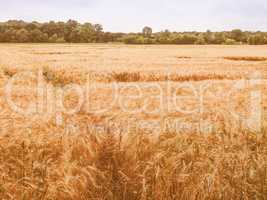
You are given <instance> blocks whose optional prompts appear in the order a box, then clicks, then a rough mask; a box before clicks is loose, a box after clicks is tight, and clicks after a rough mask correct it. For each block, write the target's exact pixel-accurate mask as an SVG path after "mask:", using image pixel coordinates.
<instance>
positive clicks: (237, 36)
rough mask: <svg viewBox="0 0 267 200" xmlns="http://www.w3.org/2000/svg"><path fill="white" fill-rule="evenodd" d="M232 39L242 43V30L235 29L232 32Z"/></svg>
mask: <svg viewBox="0 0 267 200" xmlns="http://www.w3.org/2000/svg"><path fill="white" fill-rule="evenodd" d="M230 35H231V39H233V40H235V41H237V42H241V41H242V40H243V37H244V34H243V32H242V31H241V30H240V29H234V30H232V31H231V34H230Z"/></svg>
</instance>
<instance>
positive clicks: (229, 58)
mask: <svg viewBox="0 0 267 200" xmlns="http://www.w3.org/2000/svg"><path fill="white" fill-rule="evenodd" d="M223 58H224V59H226V60H234V61H254V62H255V61H266V60H267V58H266V57H253V56H227V57H223Z"/></svg>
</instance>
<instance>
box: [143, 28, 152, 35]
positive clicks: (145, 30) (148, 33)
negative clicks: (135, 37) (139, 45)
mask: <svg viewBox="0 0 267 200" xmlns="http://www.w3.org/2000/svg"><path fill="white" fill-rule="evenodd" d="M142 33H143V36H144V37H151V35H152V33H153V31H152V28H150V27H148V26H145V27H144V28H143V31H142Z"/></svg>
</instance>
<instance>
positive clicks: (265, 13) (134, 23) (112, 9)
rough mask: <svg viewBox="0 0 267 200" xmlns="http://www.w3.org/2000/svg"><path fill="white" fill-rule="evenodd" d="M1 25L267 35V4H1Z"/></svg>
mask: <svg viewBox="0 0 267 200" xmlns="http://www.w3.org/2000/svg"><path fill="white" fill-rule="evenodd" d="M0 5H1V12H0V21H6V20H9V19H23V20H26V21H34V20H35V21H41V22H44V21H50V20H55V21H58V20H61V21H66V20H68V19H75V20H78V21H80V22H86V21H87V22H92V23H100V24H102V25H103V26H104V29H105V31H114V32H117V31H118V32H119V31H122V32H137V31H140V30H141V29H142V27H144V26H145V25H149V26H151V27H152V28H153V30H154V31H160V30H164V29H170V30H173V31H206V30H207V29H211V30H212V31H220V30H231V29H234V28H241V29H243V30H261V31H267V0H0Z"/></svg>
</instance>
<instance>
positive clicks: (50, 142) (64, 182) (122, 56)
mask: <svg viewBox="0 0 267 200" xmlns="http://www.w3.org/2000/svg"><path fill="white" fill-rule="evenodd" d="M2 47H3V50H1V52H2V53H3V54H0V58H1V64H2V68H1V71H0V75H1V76H0V97H1V98H0V108H1V111H0V124H1V129H0V199H3V200H4V199H5V200H13V199H25V200H28V199H38V200H39V199H42V200H57V199H60V200H74V199H75V200H85V199H86V200H89V199H90V200H91V199H92V200H93V199H101V200H102V199H105V200H126V199H127V200H176V199H177V200H178V199H181V200H183V199H184V200H191V199H192V200H193V199H207V200H213V199H222V200H224V199H248V200H249V199H267V137H266V136H267V135H266V130H264V129H263V130H262V132H261V133H260V134H259V133H258V134H256V133H252V132H249V131H247V129H243V127H242V126H241V125H240V127H239V122H238V121H235V120H233V119H232V118H231V117H230V116H228V115H226V116H223V118H222V119H221V118H220V117H218V116H217V115H216V114H218V113H216V111H217V110H216V109H222V108H223V109H224V110H225V111H229V109H228V110H227V108H229V107H227V106H226V105H225V104H226V103H225V102H224V101H225V100H226V99H225V98H224V97H223V96H222V97H221V96H220V95H219V96H218V97H217V98H215V97H214V96H212V98H211V99H209V98H210V96H208V97H209V98H207V99H206V98H204V99H203V104H205V109H206V110H205V112H204V113H202V115H200V114H196V115H192V116H191V115H188V114H186V115H182V114H181V113H179V112H177V111H173V110H171V111H170V112H169V113H168V112H167V111H166V110H164V109H163V110H161V111H160V113H156V114H147V113H138V114H129V113H127V112H124V111H123V110H122V109H120V108H119V106H118V105H117V104H116V105H114V106H113V107H112V108H111V109H110V110H109V111H108V112H106V113H103V114H98V115H96V114H94V113H92V112H87V111H86V109H85V105H83V106H82V109H81V110H80V111H79V112H77V113H75V114H72V115H68V114H66V113H64V112H63V111H61V110H59V111H58V110H56V111H54V110H53V112H52V113H47V109H48V108H46V107H45V108H43V109H44V113H37V114H36V113H35V114H25V115H24V114H21V113H20V114H19V113H16V112H14V111H13V110H12V109H11V108H10V106H9V105H8V104H7V101H6V99H5V91H4V86H5V84H6V83H7V81H8V80H10V78H12V77H13V76H14V75H17V73H19V72H21V71H25V69H27V70H30V71H33V72H36V69H38V67H41V68H42V69H43V78H44V84H45V86H46V87H49V88H50V92H51V93H49V95H48V94H47V96H50V98H52V100H51V101H48V100H47V102H45V105H46V106H47V107H52V108H53V107H54V106H56V105H54V104H53V103H54V102H53V100H55V99H57V96H56V95H55V92H56V90H57V89H58V86H60V87H62V86H66V85H68V84H70V83H77V84H80V85H81V87H82V88H83V89H84V87H85V86H84V84H85V82H86V80H87V78H88V76H89V77H90V78H92V80H90V81H92V83H94V84H95V85H96V86H98V83H99V82H100V84H99V88H97V89H96V91H94V92H92V94H91V95H90V96H89V98H90V101H89V102H90V103H92V104H94V103H95V104H97V105H104V104H108V103H109V102H110V101H111V100H110V96H109V95H110V93H112V92H111V89H110V85H111V84H110V82H113V81H115V82H118V86H119V87H123V86H127V84H128V82H134V83H136V84H138V86H140V88H141V90H142V89H143V88H142V87H144V88H146V86H147V84H148V83H147V82H153V83H158V84H162V85H163V84H164V82H166V80H171V81H173V83H172V84H178V85H175V86H178V87H174V88H171V89H170V90H172V89H173V90H176V89H177V88H179V84H180V83H179V82H182V83H181V84H183V83H184V82H186V83H192V84H193V86H195V87H196V88H199V87H200V86H202V85H201V84H202V83H206V82H207V81H211V83H213V82H214V83H215V82H216V81H219V80H221V81H222V82H221V83H216V84H214V85H212V86H211V87H209V88H208V90H207V91H206V92H207V95H210V93H211V94H213V95H215V96H216V95H217V93H220V92H221V93H223V94H224V93H226V91H229V90H230V89H229V88H230V87H229V86H228V85H227V84H229V85H230V86H231V83H232V82H231V81H234V80H237V79H238V80H239V79H241V78H244V77H246V73H251V72H254V71H255V69H258V70H262V74H263V77H264V76H265V69H266V68H265V66H264V65H263V66H259V65H253V66H249V65H248V64H247V63H245V62H244V63H243V62H241V63H238V62H232V64H231V66H228V65H229V62H225V63H224V62H222V61H221V59H217V58H218V57H219V56H220V57H222V56H224V55H226V54H229V51H232V54H233V55H237V53H236V51H237V50H236V49H230V50H229V48H236V47H213V46H210V47H208V48H207V47H199V48H198V47H195V46H194V47H188V46H186V47H179V49H176V47H173V46H171V47H166V46H164V47H162V46H160V47H157V46H151V47H150V46H145V47H139V46H137V47H135V46H130V47H128V46H119V48H118V47H117V46H114V47H113V46H104V47H103V46H101V45H100V46H90V45H88V46H87V45H81V46H72V45H66V46H64V45H59V46H57V47H55V46H54V45H51V46H49V45H44V46H43V45H35V46H31V45H25V46H24V45H18V46H12V45H11V46H8V45H6V46H5V45H2ZM164 48H166V49H164ZM243 48H245V47H243V46H242V47H239V51H240V53H239V54H240V55H246V54H251V53H253V52H254V53H255V54H257V55H259V56H263V55H262V54H264V53H265V52H267V50H266V49H265V48H264V47H255V48H257V49H256V50H257V51H251V49H249V50H246V49H243ZM246 48H252V47H246ZM253 48H254V47H253ZM258 48H263V49H258ZM121 49H123V51H121ZM33 50H34V52H43V54H42V55H41V56H40V57H36V56H38V54H34V55H33V54H31V53H30V55H29V54H28V53H25V52H33ZM95 51H96V52H97V53H96V54H93V53H94V52H95ZM180 51H181V52H180ZM247 51H248V52H247ZM19 52H21V54H20V53H19ZM61 52H64V53H61ZM66 52H67V53H66ZM74 52H75V53H74ZM79 52H80V53H81V54H80V53H79ZM85 52H86V53H88V55H87V54H86V55H87V56H89V58H88V59H87V61H86V63H83V62H81V61H79V62H78V61H77V60H81V59H84V57H83V56H84V54H85ZM178 52H180V54H178ZM206 52H209V53H208V56H209V57H207V56H206V57H205V56H203V55H206ZM214 52H215V53H214ZM262 52H263V53H262ZM65 54H71V55H75V56H70V55H68V56H66V55H65ZM90 55H91V56H92V57H91V58H90ZM177 55H181V57H183V58H181V59H178V61H177V57H175V56H177ZM185 55H186V57H191V58H190V59H189V58H188V59H187V58H186V59H185V58H184V56H185ZM187 55H190V56H187ZM257 55H255V56H257ZM103 58H106V59H108V61H106V60H105V59H103ZM52 59H54V60H56V62H55V63H53V64H51V62H47V60H52ZM71 59H73V60H71ZM103 63H104V64H107V66H106V67H104V68H103V67H101V66H102V65H103ZM38 64H41V65H42V66H39V65H38ZM141 64H144V65H141ZM124 65H126V66H124ZM139 65H141V66H142V67H139ZM165 65H166V66H167V67H169V69H170V70H169V72H170V73H169V75H168V76H167V75H166V73H165V71H164V70H165V68H166V66H165ZM132 66H133V68H130V67H132ZM125 67H126V68H125ZM118 69H120V70H118ZM223 80H229V81H227V84H226V83H224V82H223ZM176 82H177V83H176ZM15 86H20V88H18V89H16V88H14V92H13V94H12V98H14V100H16V102H17V104H18V105H20V106H22V107H23V106H27V105H30V104H31V103H34V102H35V101H37V99H38V98H39V97H38V94H37V93H36V81H35V80H32V79H29V78H26V77H25V76H23V75H20V76H18V80H16V81H15ZM24 86H25V88H26V86H27V88H28V90H25V91H23V90H22V89H21V88H23V87H24ZM160 86H161V85H160ZM126 89H127V87H126ZM154 89H155V88H154ZM162 89H163V90H164V98H165V100H166V101H167V100H168V98H171V97H170V96H168V95H167V94H168V93H165V92H166V91H167V90H168V88H165V87H162ZM262 89H263V98H264V101H263V103H262V104H263V107H264V109H266V108H267V105H266V103H265V102H266V101H265V100H266V87H265V86H263V87H262ZM129 90H130V89H129ZM184 90H185V88H181V90H179V91H178V90H176V91H175V92H176V93H185V94H186V95H189V93H190V91H184ZM123 92H124V93H123ZM123 92H122V93H121V95H123V96H122V97H128V96H129V94H132V93H134V92H133V91H127V90H125V89H124V90H123ZM157 92H158V91H157V90H156V92H155V91H154V90H153V88H152V89H151V88H146V90H145V89H144V96H143V97H141V99H135V100H134V101H133V102H130V103H129V105H128V104H127V105H128V106H129V107H130V106H136V107H138V106H142V104H141V103H142V102H148V103H150V104H149V106H151V107H156V106H157V103H158V102H157V99H156V98H153V97H154V95H155V93H157ZM47 96H45V97H46V98H47ZM244 96H246V94H245V91H242V92H240V93H238V94H237V96H236V99H233V102H231V103H235V105H236V106H237V109H238V110H241V111H244V108H243V107H242V105H243V104H245V99H244ZM64 103H65V104H67V105H70V106H73V105H75V103H76V99H75V95H72V94H66V99H65V101H64ZM197 103H198V102H194V101H191V100H189V101H188V102H187V101H186V105H185V106H188V107H189V108H195V106H196V104H197ZM140 104H141V105H140ZM165 106H166V105H165ZM264 111H265V110H264ZM263 114H264V116H263V118H264V117H266V116H265V112H264V113H263ZM58 116H60V117H61V118H62V123H60V124H57V123H56V122H57V120H58ZM168 117H171V118H174V119H176V118H178V117H181V118H182V119H183V120H184V121H186V122H195V121H197V122H199V121H200V119H202V118H205V119H206V118H207V119H211V120H215V119H214V118H218V119H216V120H217V121H213V122H216V123H218V127H219V128H218V129H216V130H214V131H213V132H211V133H200V131H197V130H195V129H194V128H192V130H191V129H190V130H188V131H187V132H179V133H178V132H175V130H173V129H172V128H170V129H166V130H164V131H161V132H159V131H158V130H157V129H156V128H155V127H152V129H149V130H147V129H145V128H140V127H135V126H137V125H138V122H139V121H142V120H147V121H149V120H151V119H153V120H159V121H160V122H161V120H162V119H164V118H168ZM132 118H134V120H133V122H131V121H130V122H131V123H130V125H131V128H130V130H128V131H126V130H127V129H126V126H127V124H128V123H129V121H128V120H130V119H132ZM263 120H265V119H263ZM108 122H120V123H119V127H118V128H116V127H115V128H114V127H113V128H112V127H110V124H109V123H108ZM264 123H265V121H264ZM69 124H71V125H74V126H72V127H71V128H70V127H69V126H68V125H69ZM172 124H174V122H173V121H171V125H172ZM98 126H99V127H102V128H103V127H104V129H103V130H102V129H101V130H99V129H96V128H95V127H98ZM155 133H156V135H155Z"/></svg>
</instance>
